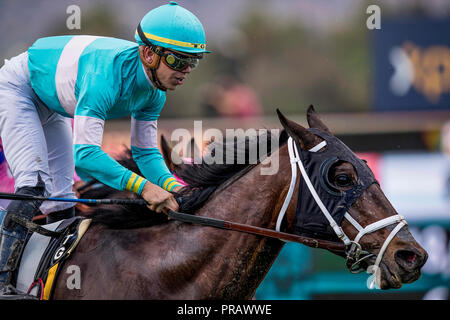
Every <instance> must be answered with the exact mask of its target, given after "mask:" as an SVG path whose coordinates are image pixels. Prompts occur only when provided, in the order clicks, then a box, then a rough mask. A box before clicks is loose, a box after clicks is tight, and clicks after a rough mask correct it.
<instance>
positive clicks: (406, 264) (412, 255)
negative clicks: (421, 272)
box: [395, 250, 423, 270]
mask: <svg viewBox="0 0 450 320" xmlns="http://www.w3.org/2000/svg"><path fill="white" fill-rule="evenodd" d="M422 260H423V258H422V257H421V256H420V255H418V254H417V253H416V252H414V251H411V250H398V251H397V252H396V253H395V261H396V262H397V263H398V264H399V265H400V266H402V267H403V268H404V269H409V270H411V269H415V268H417V267H420V266H422Z"/></svg>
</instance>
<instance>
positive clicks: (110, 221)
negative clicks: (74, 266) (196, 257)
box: [81, 130, 287, 229]
mask: <svg viewBox="0 0 450 320" xmlns="http://www.w3.org/2000/svg"><path fill="white" fill-rule="evenodd" d="M261 138H264V139H266V140H265V141H267V149H266V150H267V153H266V154H264V155H260V156H259V157H257V159H256V161H254V160H255V159H253V158H251V155H250V152H251V150H253V151H254V149H252V147H251V143H256V145H257V146H259V142H260V141H261ZM255 139H256V140H255ZM271 139H279V145H280V146H281V145H282V144H284V143H285V142H286V141H287V134H286V132H285V131H284V130H283V131H281V133H280V136H279V137H274V136H273V135H272V134H270V132H269V131H267V136H263V135H259V136H256V137H255V138H254V139H252V138H248V137H247V138H246V139H245V140H244V141H242V140H239V139H235V140H234V142H233V143H232V144H231V145H230V144H224V143H222V142H216V141H213V142H210V143H209V144H208V146H207V148H210V152H209V154H210V155H211V156H213V157H214V156H216V155H219V154H220V153H219V152H222V155H223V164H220V163H209V162H211V161H208V159H207V158H206V157H203V158H202V161H199V162H200V163H198V164H197V163H195V162H194V163H193V164H184V163H182V164H180V165H175V170H174V171H175V172H174V173H175V174H176V175H177V176H178V177H180V178H181V179H182V180H183V181H184V182H186V183H187V186H185V187H184V188H183V189H182V190H181V192H180V193H175V194H174V195H175V197H176V198H177V199H178V202H179V205H180V208H179V210H180V211H181V212H184V213H190V214H195V212H196V211H197V210H198V209H200V208H201V207H202V206H203V205H204V203H205V202H206V201H207V200H208V198H209V197H210V196H211V194H212V193H213V192H214V191H216V190H218V189H219V188H225V187H226V186H228V185H230V184H231V183H233V182H234V181H236V180H237V179H239V178H240V177H242V176H243V175H244V174H245V173H247V172H248V171H249V170H251V169H252V168H253V167H254V166H256V165H257V164H258V163H259V162H260V161H262V160H263V159H264V158H265V157H266V156H269V155H270V154H271V152H273V151H275V150H271V149H270V148H271ZM263 141H264V140H263ZM252 146H254V145H252ZM230 151H231V152H232V153H233V154H231V155H230V154H229V153H230ZM258 155H259V152H258ZM231 159H232V160H233V161H230V160H231ZM242 159H244V160H245V161H242ZM216 160H217V159H216ZM225 160H227V161H226V162H225ZM238 160H239V161H238ZM166 161H167V159H166ZM118 162H119V163H120V164H121V165H123V166H124V167H126V168H128V169H130V170H132V171H133V172H135V173H137V174H139V175H142V173H141V172H140V170H139V168H138V166H137V164H136V162H135V161H134V160H133V157H132V154H131V150H130V149H126V151H125V152H124V154H122V156H121V157H120V158H119V159H118ZM216 162H218V161H216ZM89 184H90V185H91V188H90V189H88V190H87V191H85V192H82V193H81V197H83V198H91V199H94V198H97V199H98V198H140V196H138V195H136V194H134V193H131V192H128V191H117V190H114V189H112V188H110V187H108V186H105V185H102V184H99V183H98V181H92V182H90V183H89ZM87 216H88V217H89V218H92V219H93V223H98V224H103V225H106V226H108V227H109V228H113V229H130V228H140V227H149V226H152V225H157V224H162V223H166V222H167V221H168V219H167V217H166V215H165V214H156V213H154V212H151V211H150V209H148V207H147V206H139V205H99V206H95V207H93V208H92V210H91V212H90V213H89V214H87Z"/></svg>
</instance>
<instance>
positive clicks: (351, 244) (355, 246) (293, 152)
mask: <svg viewBox="0 0 450 320" xmlns="http://www.w3.org/2000/svg"><path fill="white" fill-rule="evenodd" d="M287 143H288V151H289V158H290V163H291V182H290V185H289V190H288V193H287V195H286V198H285V200H284V203H283V206H282V207H281V210H280V213H279V215H278V219H277V223H276V231H280V228H281V224H282V222H283V218H284V216H285V213H286V210H287V208H288V206H289V204H290V202H291V199H292V195H293V191H294V188H295V184H296V181H297V166H298V168H299V169H300V172H301V175H302V178H303V179H304V180H305V183H306V185H307V186H308V189H309V191H310V192H311V194H312V196H313V198H314V200H315V202H316V204H317V206H318V207H319V208H320V210H321V212H322V213H323V215H324V216H325V218H326V219H327V220H328V223H329V224H330V226H331V228H332V229H333V231H334V233H335V234H336V236H337V237H338V238H339V239H340V240H341V241H342V242H343V243H344V245H345V248H346V250H345V255H346V265H347V267H348V269H349V271H350V272H352V273H358V272H362V271H364V269H362V267H361V262H362V261H364V260H367V259H369V258H371V257H374V256H375V254H373V253H370V252H368V251H366V250H363V249H362V247H361V245H360V243H359V241H360V240H361V238H362V237H363V236H365V235H367V234H369V233H372V232H375V231H377V230H380V229H382V228H384V227H386V226H389V225H392V224H396V223H397V225H396V226H395V227H394V229H393V230H392V231H391V232H390V234H389V235H388V236H387V238H386V239H385V240H384V243H383V245H382V246H381V249H380V251H379V252H378V255H377V256H376V260H375V264H374V266H375V268H373V270H374V272H376V270H377V269H378V268H379V265H380V262H381V260H382V258H383V255H384V253H385V251H386V249H387V247H388V246H389V243H390V242H391V240H392V239H393V238H394V237H395V235H396V234H397V233H398V232H399V231H400V229H401V228H402V227H403V226H405V225H407V222H406V220H405V218H404V217H403V216H401V215H399V214H396V215H393V216H390V217H387V218H384V219H381V220H379V221H377V222H374V223H371V224H369V225H367V226H365V227H362V226H361V225H360V224H359V223H358V222H357V221H356V220H355V219H354V218H353V217H352V216H351V215H350V214H349V213H348V212H346V213H345V215H344V218H345V219H346V220H347V221H348V222H350V224H352V225H353V226H354V227H355V229H356V230H357V231H358V234H357V235H356V237H355V238H354V239H353V240H350V238H349V237H348V236H347V235H346V234H345V232H344V231H343V229H342V228H341V226H339V225H338V223H337V222H336V221H335V220H334V219H333V217H332V215H331V214H330V212H329V211H328V209H327V208H326V206H325V205H324V204H323V202H322V200H321V199H320V197H319V196H318V194H317V192H316V190H315V188H314V186H313V184H312V183H311V179H310V177H309V176H308V174H307V172H306V170H305V167H304V165H303V162H302V159H301V158H300V156H299V152H298V149H297V146H296V144H295V142H294V140H293V139H292V138H291V137H289V139H288V142H287ZM326 145H327V142H326V141H325V140H324V141H322V142H320V143H319V144H317V145H316V146H315V147H313V148H311V149H309V150H308V151H309V152H318V151H320V150H321V149H322V148H324V147H326ZM374 284H375V279H374V281H373V282H372V284H371V285H372V286H373V285H374Z"/></svg>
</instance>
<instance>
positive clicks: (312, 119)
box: [306, 105, 332, 134]
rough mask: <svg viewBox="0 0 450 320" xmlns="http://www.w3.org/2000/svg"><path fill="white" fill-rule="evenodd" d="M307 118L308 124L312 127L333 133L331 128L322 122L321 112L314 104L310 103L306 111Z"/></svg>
mask: <svg viewBox="0 0 450 320" xmlns="http://www.w3.org/2000/svg"><path fill="white" fill-rule="evenodd" d="M306 119H307V120H308V125H309V127H310V128H316V129H319V130H322V131H325V132H327V133H328V134H332V133H331V131H330V129H328V127H327V126H326V125H325V124H324V123H323V122H322V120H321V119H320V117H319V114H318V113H317V112H316V110H314V106H313V105H310V106H309V108H308V111H307V113H306Z"/></svg>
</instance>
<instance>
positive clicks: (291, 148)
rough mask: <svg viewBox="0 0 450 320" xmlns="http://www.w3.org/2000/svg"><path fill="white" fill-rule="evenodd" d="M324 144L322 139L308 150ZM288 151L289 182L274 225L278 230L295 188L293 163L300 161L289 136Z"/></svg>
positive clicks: (295, 170)
mask: <svg viewBox="0 0 450 320" xmlns="http://www.w3.org/2000/svg"><path fill="white" fill-rule="evenodd" d="M326 145H327V142H326V141H325V140H324V141H322V142H321V143H319V144H318V145H316V146H315V147H313V148H311V149H309V151H310V152H317V151H319V150H320V149H322V148H323V147H325V146H326ZM288 151H289V159H290V162H291V184H290V185H289V191H288V194H287V195H286V198H285V199H284V203H283V206H282V207H281V210H280V213H279V214H278V218H277V224H276V227H275V230H276V231H278V232H280V228H281V223H282V222H283V218H284V215H285V214H286V210H287V208H288V206H289V203H290V202H291V199H292V193H293V192H294V189H295V182H296V181H297V166H296V165H295V164H296V163H297V162H301V161H300V157H299V156H298V153H297V152H294V140H293V139H292V138H291V137H289V139H288Z"/></svg>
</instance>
